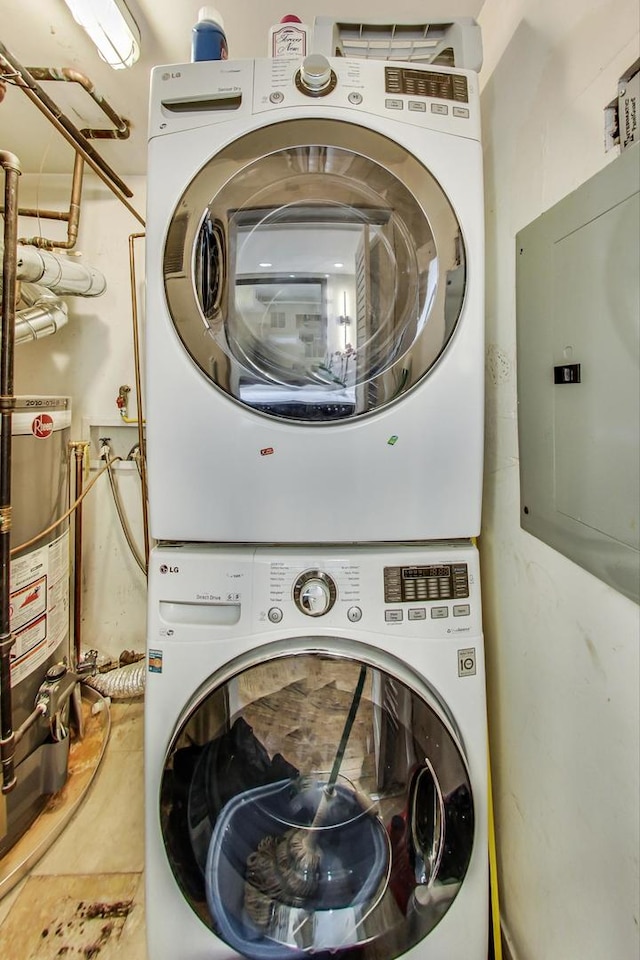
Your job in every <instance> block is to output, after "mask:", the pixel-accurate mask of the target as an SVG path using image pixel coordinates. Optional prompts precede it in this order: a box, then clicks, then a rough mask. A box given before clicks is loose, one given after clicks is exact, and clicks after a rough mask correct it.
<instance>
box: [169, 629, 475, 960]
mask: <svg viewBox="0 0 640 960" xmlns="http://www.w3.org/2000/svg"><path fill="white" fill-rule="evenodd" d="M287 650H288V652H287V651H285V650H284V648H283V645H282V644H272V645H268V646H265V647H261V648H260V649H259V650H258V651H253V652H252V654H251V655H247V656H244V657H243V658H239V659H238V660H237V661H234V662H233V663H232V664H230V665H229V667H228V669H225V670H224V671H221V672H219V673H218V674H216V675H214V676H213V677H211V679H210V681H209V682H208V683H207V684H205V685H204V687H203V688H202V689H201V690H200V691H198V693H197V695H196V696H195V697H194V698H193V701H192V702H191V703H190V704H189V705H188V706H187V707H186V709H185V711H184V713H183V717H182V720H181V721H180V723H179V724H178V726H177V728H176V731H175V734H174V736H173V739H172V742H171V744H170V746H169V749H168V752H167V755H166V759H165V764H164V770H163V776H162V787H161V796H160V820H161V825H162V832H163V837H164V843H165V848H166V853H167V857H168V860H169V863H170V865H171V869H172V871H173V873H174V876H175V879H176V881H177V883H178V885H179V887H180V889H181V890H182V893H183V895H184V897H185V898H186V900H187V901H188V903H189V904H190V906H191V907H192V908H193V910H194V911H195V912H196V913H197V914H198V916H199V917H200V918H201V919H202V920H203V921H204V923H205V924H207V925H208V926H209V927H210V929H211V930H212V931H213V932H214V933H215V934H216V935H217V936H218V937H220V938H221V939H222V940H224V941H225V942H226V943H227V944H228V945H229V946H231V947H232V948H233V949H234V950H235V951H237V952H238V953H240V954H243V955H245V956H247V957H250V958H256V960H266V958H273V960H276V958H280V957H282V956H284V955H286V956H291V955H293V956H297V955H300V956H302V955H303V953H309V952H312V953H323V952H325V951H326V952H327V953H329V952H330V953H331V954H335V953H344V952H347V951H349V950H352V949H353V948H357V949H358V955H359V956H364V957H369V958H374V957H375V958H376V960H387V958H388V960H390V958H393V957H397V956H400V955H401V954H403V953H405V952H406V951H407V950H409V949H410V948H411V947H412V946H413V945H415V944H416V943H418V942H419V941H421V940H423V939H424V938H425V937H428V935H429V933H430V931H431V930H432V929H433V928H434V926H435V925H436V924H437V923H438V921H439V920H440V919H441V918H442V917H443V915H444V914H445V913H446V912H447V910H448V909H449V907H450V905H451V904H452V902H453V900H454V899H455V897H456V895H457V893H458V891H459V889H460V886H461V884H462V882H463V880H464V877H465V873H466V871H467V867H468V864H469V860H470V857H471V852H472V847H473V837H474V805H473V796H472V790H471V784H470V782H469V773H468V770H467V765H466V762H465V757H464V752H463V748H462V745H461V743H460V741H459V739H458V737H457V735H456V731H455V726H454V724H453V722H452V721H451V719H450V718H449V717H448V715H447V709H446V707H445V706H444V705H443V704H442V702H441V701H440V700H439V698H438V696H437V694H436V693H435V691H434V690H433V689H431V688H430V687H429V686H428V685H427V684H425V683H424V681H422V680H420V679H419V678H417V677H416V676H415V675H414V674H413V673H411V672H410V671H408V669H407V668H406V666H405V665H403V664H401V663H400V662H399V661H396V660H395V659H394V658H392V657H391V656H389V655H384V654H381V653H380V652H379V651H374V650H373V649H372V648H369V647H365V646H363V645H360V644H354V643H352V642H349V641H341V640H339V639H336V640H335V641H332V642H329V643H328V642H327V639H326V638H322V639H321V638H304V640H302V641H298V642H297V641H287Z"/></svg>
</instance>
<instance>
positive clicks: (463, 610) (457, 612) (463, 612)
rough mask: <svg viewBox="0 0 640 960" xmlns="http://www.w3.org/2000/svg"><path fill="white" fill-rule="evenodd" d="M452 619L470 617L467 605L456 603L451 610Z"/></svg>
mask: <svg viewBox="0 0 640 960" xmlns="http://www.w3.org/2000/svg"><path fill="white" fill-rule="evenodd" d="M453 615H454V617H469V616H471V607H470V606H469V604H468V603H456V604H455V606H454V608H453Z"/></svg>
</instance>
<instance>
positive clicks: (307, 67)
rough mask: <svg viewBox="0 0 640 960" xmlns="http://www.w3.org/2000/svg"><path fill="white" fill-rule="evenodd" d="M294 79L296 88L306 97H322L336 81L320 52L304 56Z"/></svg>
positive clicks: (327, 62)
mask: <svg viewBox="0 0 640 960" xmlns="http://www.w3.org/2000/svg"><path fill="white" fill-rule="evenodd" d="M295 79H296V87H297V88H298V90H299V91H300V92H301V93H304V94H306V95H307V96H308V97H324V96H326V94H327V93H331V91H332V90H333V89H335V86H336V83H337V82H338V79H337V77H336V75H335V73H334V72H333V70H332V69H331V64H330V63H329V61H328V60H327V58H326V57H324V56H323V55H322V54H321V53H311V54H309V56H308V57H305V58H304V60H303V62H302V67H301V68H300V70H299V71H298V73H297V74H296V78H295Z"/></svg>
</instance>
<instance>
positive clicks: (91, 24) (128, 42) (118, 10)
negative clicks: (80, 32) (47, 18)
mask: <svg viewBox="0 0 640 960" xmlns="http://www.w3.org/2000/svg"><path fill="white" fill-rule="evenodd" d="M64 2H65V3H66V5H67V6H68V7H69V10H71V13H72V14H73V16H74V19H75V20H76V22H77V23H79V24H80V26H81V27H83V29H84V30H86V32H87V33H88V34H89V36H90V37H91V39H92V40H93V42H94V43H95V45H96V47H97V48H98V53H99V54H100V56H101V57H102V59H103V60H104V61H105V62H106V63H108V64H109V66H110V67H113V68H114V70H121V69H122V68H123V67H132V66H133V64H134V63H135V62H136V60H137V59H138V57H139V56H140V31H139V30H138V27H137V24H136V22H135V20H134V19H133V17H132V16H131V14H130V12H129V10H128V9H127V6H126V4H125V2H124V0H64Z"/></svg>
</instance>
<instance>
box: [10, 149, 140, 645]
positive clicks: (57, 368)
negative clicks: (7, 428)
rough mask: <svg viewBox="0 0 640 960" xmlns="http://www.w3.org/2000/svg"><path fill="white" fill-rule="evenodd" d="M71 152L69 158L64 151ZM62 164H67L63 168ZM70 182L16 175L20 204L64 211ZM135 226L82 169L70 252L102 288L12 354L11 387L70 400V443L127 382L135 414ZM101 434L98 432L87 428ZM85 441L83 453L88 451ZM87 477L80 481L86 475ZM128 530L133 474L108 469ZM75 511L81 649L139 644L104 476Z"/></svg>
mask: <svg viewBox="0 0 640 960" xmlns="http://www.w3.org/2000/svg"><path fill="white" fill-rule="evenodd" d="M70 156H71V154H70ZM71 162H72V161H70V166H71ZM127 182H128V185H129V187H130V188H131V189H132V190H133V191H134V200H133V201H132V203H133V206H134V207H135V209H137V210H138V211H139V212H140V213H141V215H142V216H144V203H145V195H144V187H145V182H144V179H143V178H131V179H129V180H128V181H127ZM69 191H70V181H69V179H68V178H66V177H63V176H47V175H43V176H36V175H24V176H22V177H21V178H20V180H19V204H20V206H21V207H32V206H36V205H39V206H40V207H45V208H47V209H59V210H65V209H67V208H68V203H69ZM141 230H142V227H141V225H140V224H139V223H138V221H137V220H136V219H135V217H133V216H132V214H130V213H129V212H128V211H127V210H126V208H125V207H124V206H123V205H122V204H121V203H120V202H119V201H118V200H117V199H116V198H115V197H113V195H112V194H111V192H110V191H109V190H108V188H107V187H106V186H104V185H103V184H102V183H101V181H100V180H99V179H98V178H97V177H96V176H94V175H93V174H91V173H90V174H85V186H84V190H83V200H82V211H81V216H80V230H79V238H78V243H77V244H76V247H75V249H74V251H73V255H74V256H78V258H79V259H80V260H81V261H83V262H86V263H88V264H90V265H91V266H93V267H96V268H97V269H99V270H101V271H102V272H103V273H104V275H105V277H106V280H107V290H106V292H105V293H104V294H103V295H102V296H101V297H99V298H95V299H88V298H87V299H83V298H79V297H67V298H65V300H66V302H67V304H68V307H69V322H68V324H67V326H66V327H63V328H62V329H61V330H60V331H59V332H58V333H56V334H54V335H53V336H50V337H46V338H44V339H42V340H39V341H36V342H31V343H26V344H22V345H20V346H19V347H17V348H16V355H15V365H16V366H15V393H16V394H18V395H21V394H30V393H34V394H50V395H51V394H55V395H61V396H70V397H71V398H72V404H73V424H72V431H71V439H72V440H82V439H85V436H84V434H85V432H86V428H85V425H84V424H83V420H84V419H85V418H91V419H94V420H98V421H99V420H103V421H104V422H105V423H106V424H109V422H113V421H115V422H116V424H117V420H118V416H119V414H118V411H117V408H116V404H115V400H116V397H117V395H118V388H119V387H120V385H121V384H128V385H130V386H131V388H132V392H131V395H130V397H131V404H130V416H131V417H135V411H136V403H135V376H134V362H133V326H132V319H131V317H132V311H131V293H130V282H129V249H128V246H129V244H128V240H129V235H130V234H135V233H139V232H141ZM38 233H42V234H43V235H44V236H46V237H56V238H64V237H65V234H66V228H65V225H64V224H61V223H55V222H52V221H44V220H43V221H41V222H40V224H38V222H37V221H36V220H34V219H28V218H21V221H20V235H21V236H26V237H31V236H34V234H38ZM135 250H136V272H137V279H138V283H137V286H138V291H137V292H138V300H139V303H140V318H141V320H142V319H143V314H144V310H143V303H142V296H143V291H142V284H143V280H144V270H143V267H144V258H143V254H144V242H143V241H140V240H138V241H135ZM95 432H96V434H97V433H98V432H100V433H102V432H103V431H95ZM105 432H107V433H109V434H112V439H113V440H114V442H115V443H117V444H118V446H119V449H121V450H122V451H123V452H124V453H125V454H126V453H127V452H128V450H129V449H130V448H131V446H133V444H134V443H136V441H137V429H136V428H135V427H128V428H124V427H122V426H120V427H117V429H116V430H114V429H113V428H112V427H110V428H109V429H106V428H105ZM97 455H98V454H97V451H96V448H95V446H94V448H93V452H92V456H93V458H94V459H95V458H96V457H97ZM95 472H96V471H95V470H93V471H91V473H90V474H88V475H87V477H86V480H85V483H88V482H89V480H90V478H91V477H93V476H94V475H95ZM117 479H118V481H119V487H120V489H121V491H122V497H123V501H124V504H125V507H126V510H127V514H128V516H129V518H130V521H131V527H132V533H133V535H134V537H135V539H136V540H137V542H138V544H140V545H142V523H141V512H142V511H141V498H140V488H139V483H138V478H137V473H136V471H135V470H134V469H131V468H128V469H124V470H121V471H118V473H117ZM84 505H85V506H84V516H83V534H84V535H83V550H84V563H83V568H84V569H83V595H82V612H83V618H82V619H83V624H82V638H83V647H86V648H90V647H95V648H97V649H98V650H99V651H100V652H101V653H103V654H104V655H105V656H107V657H117V656H118V654H120V653H121V651H122V650H125V649H126V650H131V649H135V650H136V651H142V650H144V645H145V620H146V610H145V593H146V582H145V578H144V577H143V575H142V573H141V572H140V570H139V568H138V567H137V566H136V564H135V561H134V560H133V558H132V556H131V554H130V552H129V550H128V548H127V546H126V542H125V540H124V537H123V534H122V531H121V528H120V526H119V523H118V519H117V515H116V513H115V508H114V504H113V499H112V496H111V492H110V489H109V483H108V479H107V477H106V476H103V477H101V478H100V479H99V480H98V481H97V483H96V485H95V486H94V487H93V489H92V490H91V491H90V492H89V493H88V495H87V497H86V499H85V501H84Z"/></svg>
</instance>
